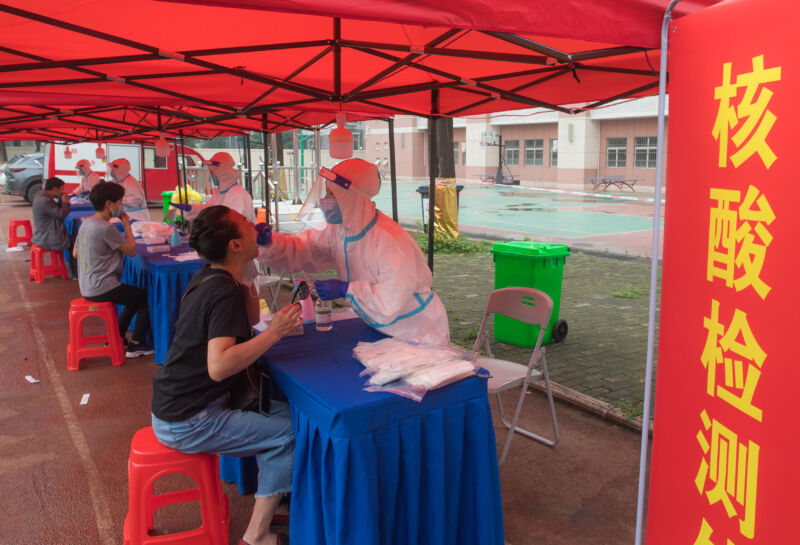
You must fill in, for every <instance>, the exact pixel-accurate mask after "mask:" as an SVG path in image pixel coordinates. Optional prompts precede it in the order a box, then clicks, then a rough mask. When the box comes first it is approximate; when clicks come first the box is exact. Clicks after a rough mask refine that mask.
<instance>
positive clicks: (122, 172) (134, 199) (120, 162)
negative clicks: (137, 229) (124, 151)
mask: <svg viewBox="0 0 800 545" xmlns="http://www.w3.org/2000/svg"><path fill="white" fill-rule="evenodd" d="M109 169H110V171H111V178H112V179H113V180H114V181H115V182H117V183H118V184H120V185H121V186H122V187H124V188H125V195H124V196H123V197H122V211H123V212H125V213H126V214H128V216H129V217H130V218H131V219H133V220H139V221H150V213H149V212H148V211H147V198H145V196H144V190H143V189H142V186H141V185H140V184H139V182H138V181H137V180H136V178H134V177H133V176H131V174H130V172H131V164H130V163H129V162H128V160H127V159H114V160H113V161H111V164H110V165H109Z"/></svg>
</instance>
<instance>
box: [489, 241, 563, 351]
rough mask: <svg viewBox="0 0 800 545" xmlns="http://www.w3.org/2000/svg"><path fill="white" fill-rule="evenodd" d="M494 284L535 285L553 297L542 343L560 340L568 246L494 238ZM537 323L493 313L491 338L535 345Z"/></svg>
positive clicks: (511, 342) (529, 345)
mask: <svg viewBox="0 0 800 545" xmlns="http://www.w3.org/2000/svg"><path fill="white" fill-rule="evenodd" d="M491 251H492V254H494V264H495V272H494V288H495V289H500V288H508V287H511V286H517V287H525V288H536V289H538V290H541V291H543V292H545V293H546V294H547V295H549V296H550V298H551V299H552V300H553V313H552V315H551V316H550V323H549V324H548V325H547V329H546V330H545V332H544V337H543V338H542V343H543V344H547V343H549V342H551V341H555V342H561V341H563V340H564V337H566V336H567V322H565V321H564V320H559V318H558V312H559V310H560V308H561V283H562V280H563V277H564V262H565V261H566V259H567V256H568V255H569V247H568V246H564V245H563V244H544V243H541V242H531V241H528V240H512V241H509V242H495V243H494V245H492V250H491ZM538 336H539V326H538V325H530V324H526V323H524V322H520V321H519V320H514V319H513V318H509V317H507V316H501V315H499V314H495V317H494V338H495V339H496V340H498V341H500V342H504V343H509V344H513V345H516V346H523V347H526V348H531V347H533V346H535V345H536V339H537V338H538Z"/></svg>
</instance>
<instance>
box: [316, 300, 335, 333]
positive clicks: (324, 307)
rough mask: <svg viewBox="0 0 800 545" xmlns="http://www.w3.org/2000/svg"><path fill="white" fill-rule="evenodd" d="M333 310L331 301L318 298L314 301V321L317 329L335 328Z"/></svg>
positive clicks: (327, 329)
mask: <svg viewBox="0 0 800 545" xmlns="http://www.w3.org/2000/svg"><path fill="white" fill-rule="evenodd" d="M332 311H333V309H332V305H331V302H330V301H323V300H322V299H317V300H316V301H314V322H315V326H316V328H317V331H330V330H331V329H333V315H332V314H331V312H332Z"/></svg>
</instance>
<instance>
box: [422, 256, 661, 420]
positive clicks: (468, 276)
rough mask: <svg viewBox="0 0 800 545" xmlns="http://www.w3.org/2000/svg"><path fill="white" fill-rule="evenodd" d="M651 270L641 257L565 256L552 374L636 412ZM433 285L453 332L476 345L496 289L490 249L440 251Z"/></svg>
mask: <svg viewBox="0 0 800 545" xmlns="http://www.w3.org/2000/svg"><path fill="white" fill-rule="evenodd" d="M649 275H650V263H649V261H645V260H642V259H623V258H609V257H600V256H594V255H587V254H583V253H581V252H573V254H572V255H571V256H570V257H568V258H567V259H566V262H565V265H564V280H563V288H562V289H563V291H562V296H561V311H560V317H561V318H563V319H565V320H566V321H567V323H568V325H569V334H568V335H567V338H566V340H565V341H564V342H562V343H551V344H550V345H549V347H548V349H547V350H548V368H549V370H550V373H551V380H554V381H556V382H558V383H560V384H562V385H564V386H567V387H569V388H572V389H574V390H577V391H579V392H581V393H583V394H586V395H589V396H592V397H595V398H598V399H600V400H601V401H605V402H608V403H611V404H612V405H616V406H620V407H621V408H623V409H624V410H625V412H631V411H632V412H633V413H637V412H638V411H637V408H639V409H640V408H641V402H642V399H643V397H644V389H643V388H644V369H645V356H646V350H647V314H648V302H649V301H648V293H649V290H648V286H649V281H650V277H649ZM534 287H535V286H534ZM434 289H435V290H436V292H437V293H438V294H439V295H440V296H441V298H442V300H443V302H444V304H445V307H446V308H447V311H448V317H449V318H450V329H451V332H452V337H453V340H454V341H455V342H458V343H459V344H464V345H470V346H471V344H472V342H474V338H475V334H476V333H477V328H478V326H479V325H480V319H481V316H482V313H483V309H484V307H485V306H486V301H487V300H488V296H489V293H491V291H492V290H493V289H494V263H493V260H492V255H491V254H488V253H486V254H469V255H442V256H437V257H436V260H435V262H434ZM495 351H496V353H497V354H499V355H501V356H502V357H504V358H506V359H510V360H513V361H518V362H527V360H528V358H529V357H530V350H529V349H522V348H518V347H515V346H512V345H507V344H498V345H497V349H496V350H495Z"/></svg>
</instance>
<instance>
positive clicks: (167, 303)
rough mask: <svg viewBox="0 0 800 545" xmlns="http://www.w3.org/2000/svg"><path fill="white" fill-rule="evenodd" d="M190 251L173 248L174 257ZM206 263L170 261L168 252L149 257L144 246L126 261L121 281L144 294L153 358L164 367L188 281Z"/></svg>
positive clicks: (182, 247) (137, 247)
mask: <svg viewBox="0 0 800 545" xmlns="http://www.w3.org/2000/svg"><path fill="white" fill-rule="evenodd" d="M190 251H192V250H191V249H190V248H189V246H188V245H186V244H183V245H181V246H178V247H176V248H175V249H174V250H172V252H173V253H174V254H175V255H178V254H181V253H184V252H190ZM205 263H206V262H205V261H204V260H202V259H193V260H190V261H173V260H172V259H171V258H170V255H169V253H168V254H166V255H162V254H151V253H148V252H147V246H146V245H144V244H137V245H136V257H126V258H125V268H124V269H123V271H122V282H123V283H125V284H132V285H134V286H139V287H140V288H142V289H144V290H146V291H147V306H148V309H149V310H150V327H151V329H152V331H153V348H154V349H155V354H154V358H155V361H156V363H157V364H159V365H163V364H164V361H165V360H166V359H167V350H168V349H169V345H170V343H171V342H172V336H173V334H174V333H175V321H176V320H177V319H178V310H179V309H180V302H181V297H182V296H183V292H184V291H185V290H186V286H188V285H189V280H191V279H192V276H194V274H195V273H196V272H197V271H199V270H200V269H201V268H202V267H203V265H204V264H205Z"/></svg>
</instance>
